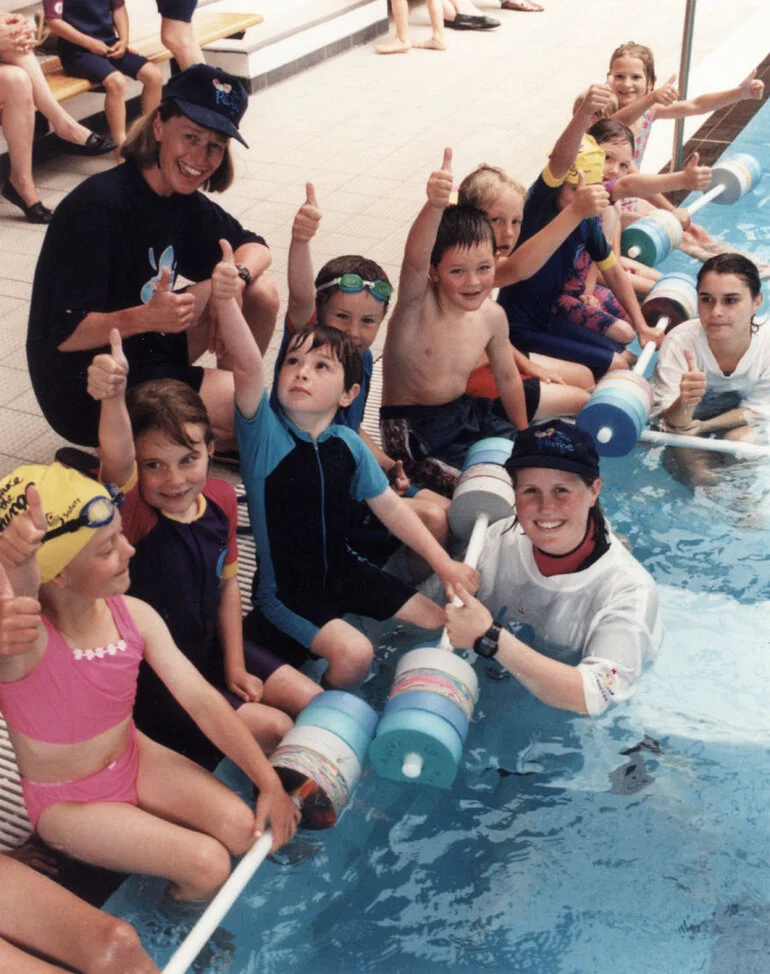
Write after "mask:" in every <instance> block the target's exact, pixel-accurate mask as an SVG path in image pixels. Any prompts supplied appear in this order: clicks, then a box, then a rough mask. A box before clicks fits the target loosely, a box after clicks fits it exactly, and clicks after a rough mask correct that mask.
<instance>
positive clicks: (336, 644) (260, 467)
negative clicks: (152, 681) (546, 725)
mask: <svg viewBox="0 0 770 974" xmlns="http://www.w3.org/2000/svg"><path fill="white" fill-rule="evenodd" d="M222 255H223V259H222V261H221V262H220V263H219V264H218V265H217V267H216V269H215V274H214V278H213V282H214V285H215V291H214V294H215V296H216V300H217V304H218V307H217V311H218V315H219V321H220V325H221V333H220V334H221V337H222V341H223V343H224V345H225V348H226V349H227V352H228V353H229V354H230V355H231V356H232V360H233V362H234V363H235V370H234V379H235V404H236V429H237V434H238V445H239V448H240V451H241V473H242V475H243V481H244V484H245V486H246V493H247V496H248V502H249V515H250V518H251V526H252V530H253V532H254V536H255V540H256V543H257V551H258V552H259V557H260V571H259V575H258V577H257V579H256V584H255V589H254V597H255V602H256V604H257V608H258V613H257V612H255V613H253V614H252V616H251V617H250V621H248V620H247V626H246V631H251V632H253V629H250V626H251V627H256V629H257V630H258V631H259V638H260V639H265V638H266V639H267V640H269V641H270V642H271V643H272V641H273V639H272V638H271V637H275V635H277V634H280V641H281V642H282V643H283V644H284V646H285V642H286V636H288V637H290V639H291V640H293V647H294V648H295V649H296V652H295V653H294V654H293V658H292V659H289V658H288V656H287V655H285V652H286V651H284V650H283V647H282V648H281V649H279V650H278V651H279V652H281V654H282V655H284V656H285V658H286V659H287V661H288V662H293V663H294V664H295V665H301V664H302V663H303V662H304V661H305V659H306V658H307V657H308V655H316V656H321V657H324V658H325V659H327V660H328V662H329V669H328V671H327V672H326V674H325V681H326V685H327V686H333V687H348V686H353V685H355V684H356V683H358V682H360V681H361V680H362V679H363V678H364V676H365V675H366V673H367V672H368V670H369V665H370V663H371V661H372V657H373V652H374V651H373V647H372V644H371V642H370V641H369V640H368V639H367V638H366V636H364V635H363V633H361V632H360V631H359V630H358V629H355V628H354V627H353V626H351V625H350V624H349V623H348V622H345V620H344V619H343V618H342V616H343V615H344V614H345V613H346V612H354V613H359V614H360V615H365V616H369V617H370V618H374V619H378V620H384V619H389V618H391V617H392V616H395V617H396V618H398V619H401V620H404V621H405V622H411V623H413V624H415V625H418V626H423V627H425V628H430V629H432V628H437V627H439V626H441V625H442V624H443V621H444V611H443V609H441V608H440V607H439V606H437V605H436V604H435V603H434V602H431V601H430V600H429V599H427V598H426V597H425V596H423V595H420V594H419V593H417V592H416V591H415V590H414V588H412V587H411V586H409V585H405V584H404V583H403V582H401V581H400V580H398V579H396V578H395V577H394V576H392V575H387V574H385V573H384V572H382V571H381V570H380V569H378V568H376V567H375V566H374V565H372V564H370V563H369V562H366V561H365V560H364V559H362V558H360V557H359V556H357V555H356V554H355V553H354V552H353V551H351V550H350V548H349V546H348V545H347V542H346V538H345V509H346V506H347V504H348V500H349V498H350V497H353V498H354V499H355V500H357V501H365V502H366V503H367V504H368V505H369V507H370V508H371V509H372V511H373V512H374V514H375V515H376V516H377V517H378V518H379V519H380V520H381V521H382V523H383V524H384V525H385V526H386V527H387V528H388V530H390V531H392V532H393V533H394V534H395V535H396V536H397V537H398V538H400V539H401V541H403V542H404V544H406V545H408V546H409V547H410V548H412V549H413V550H415V551H416V552H417V553H418V554H420V555H422V557H423V558H425V560H426V561H427V562H428V563H429V564H430V566H431V567H432V568H433V570H434V571H435V572H436V573H437V574H438V575H439V577H440V578H441V579H442V581H443V582H444V585H445V586H446V589H447V595H449V597H450V598H451V597H453V595H454V587H455V584H456V583H457V582H461V581H463V579H465V578H467V579H468V580H469V582H470V584H471V585H472V586H474V587H477V585H478V574H477V573H476V572H475V571H474V570H472V569H471V568H469V566H467V565H462V564H459V563H457V562H453V561H452V560H451V558H450V557H449V555H448V554H447V553H446V551H444V549H443V548H442V547H441V546H440V545H439V544H438V542H437V541H436V540H435V539H434V538H433V537H432V535H431V534H430V533H429V532H428V531H427V529H426V528H425V527H424V525H423V524H422V523H421V521H420V519H419V518H418V517H417V515H416V514H415V513H414V511H412V510H410V509H409V507H407V505H406V504H405V503H404V501H403V500H402V499H401V498H400V497H399V496H398V495H397V494H396V493H395V492H394V491H393V490H391V489H390V487H389V486H388V481H387V478H386V477H385V474H384V473H383V472H382V471H381V470H380V468H379V467H378V466H377V463H376V462H375V460H374V457H373V456H372V454H371V453H370V451H369V450H367V449H366V447H365V446H364V444H363V443H362V442H361V439H360V437H359V436H358V435H357V434H356V433H354V432H353V431H352V430H350V429H349V428H347V427H344V426H338V425H336V424H335V423H334V417H335V415H336V413H337V410H338V409H339V408H340V407H341V406H347V405H349V404H350V402H351V401H352V400H353V399H354V398H355V397H356V395H357V394H358V391H359V381H358V380H359V379H360V373H361V359H360V354H359V352H358V351H357V350H356V348H355V346H354V345H353V343H352V342H351V341H350V339H349V338H348V337H347V336H346V335H344V334H343V332H341V331H340V330H339V329H336V328H327V327H325V326H323V325H319V326H317V327H315V328H312V329H308V330H304V331H300V332H298V333H297V334H296V335H295V336H294V337H293V338H292V339H291V341H290V342H289V343H288V345H287V347H286V351H285V354H284V356H283V358H282V359H281V362H280V365H279V371H278V377H277V382H276V385H277V397H278V403H279V408H278V409H277V410H274V409H273V408H271V405H270V403H269V402H268V399H267V393H266V389H265V378H264V363H263V360H262V355H261V353H260V351H259V347H258V346H257V344H256V342H255V341H254V338H253V336H252V334H251V332H250V331H249V328H248V325H247V324H246V321H245V320H244V317H243V315H242V314H241V311H240V309H239V307H238V304H237V302H236V300H235V295H236V292H237V282H238V271H237V268H236V267H235V263H234V261H233V256H232V248H231V247H230V245H229V244H228V243H227V241H222ZM289 652H292V651H289Z"/></svg>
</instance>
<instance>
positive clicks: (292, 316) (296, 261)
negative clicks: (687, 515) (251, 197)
mask: <svg viewBox="0 0 770 974" xmlns="http://www.w3.org/2000/svg"><path fill="white" fill-rule="evenodd" d="M320 222H321V211H320V210H319V209H318V200H317V198H316V194H315V189H314V187H313V184H312V183H307V184H306V185H305V202H304V203H303V204H302V206H300V208H299V210H297V215H296V216H295V217H294V223H293V224H292V227H291V243H290V244H289V274H288V276H289V306H288V308H287V311H286V316H287V318H288V319H289V321H290V323H291V324H292V325H293V326H294V327H295V328H304V327H305V325H306V324H307V323H308V322H309V321H310V320H311V319H312V317H313V311H314V310H315V284H314V277H313V259H312V257H311V255H310V241H311V240H312V239H313V237H314V236H315V235H316V233H317V232H318V224H319V223H320Z"/></svg>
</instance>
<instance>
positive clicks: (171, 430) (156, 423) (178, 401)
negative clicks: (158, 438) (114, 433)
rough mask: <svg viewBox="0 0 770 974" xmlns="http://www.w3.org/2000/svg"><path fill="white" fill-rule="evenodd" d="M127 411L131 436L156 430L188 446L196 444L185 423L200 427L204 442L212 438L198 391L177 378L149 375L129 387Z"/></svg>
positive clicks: (207, 443) (181, 444)
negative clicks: (152, 376)
mask: <svg viewBox="0 0 770 974" xmlns="http://www.w3.org/2000/svg"><path fill="white" fill-rule="evenodd" d="M126 402H127V406H128V415H129V417H130V419H131V429H132V431H133V434H134V439H135V440H137V439H139V437H140V436H142V434H144V433H148V432H151V431H154V430H155V431H157V432H159V433H165V435H166V436H168V437H169V439H171V440H173V441H174V443H178V444H179V445H180V446H184V447H187V449H188V450H192V449H194V448H195V446H196V444H195V443H194V442H193V441H192V440H191V439H190V437H189V436H188V435H187V430H186V429H185V427H186V426H187V424H188V423H189V424H191V425H193V426H201V427H202V428H203V442H204V444H205V445H206V446H208V445H209V443H213V442H214V431H213V429H212V428H211V422H210V420H209V414H208V412H207V411H206V406H205V404H204V402H203V400H202V399H201V397H200V396H199V395H198V393H197V392H196V391H195V390H194V389H193V388H192V386H188V385H187V383H186V382H180V381H179V380H178V379H151V380H150V381H149V382H143V383H142V384H141V385H138V386H134V387H133V388H131V389H129V390H128V395H127V397H126Z"/></svg>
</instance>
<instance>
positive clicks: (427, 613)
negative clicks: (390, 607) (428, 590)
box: [396, 592, 446, 629]
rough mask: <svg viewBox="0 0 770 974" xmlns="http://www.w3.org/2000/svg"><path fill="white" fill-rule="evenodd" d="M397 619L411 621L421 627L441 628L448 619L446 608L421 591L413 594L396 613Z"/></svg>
mask: <svg viewBox="0 0 770 974" xmlns="http://www.w3.org/2000/svg"><path fill="white" fill-rule="evenodd" d="M396 619H401V620H402V621H403V622H411V623H412V625H414V626H419V627H420V628H421V629H440V628H441V627H442V626H443V625H444V622H445V621H446V618H445V615H444V610H443V609H442V608H441V606H440V605H436V603H435V602H431V600H430V599H429V598H427V597H426V596H425V595H422V594H421V593H419V592H418V593H417V594H416V595H413V596H412V597H411V599H409V601H408V602H406V603H405V604H404V605H402V606H401V608H400V609H399V610H398V612H397V613H396Z"/></svg>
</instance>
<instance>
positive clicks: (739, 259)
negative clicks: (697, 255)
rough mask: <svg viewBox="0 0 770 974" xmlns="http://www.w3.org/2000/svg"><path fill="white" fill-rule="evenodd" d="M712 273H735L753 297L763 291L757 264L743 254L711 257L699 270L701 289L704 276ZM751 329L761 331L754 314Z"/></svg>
mask: <svg viewBox="0 0 770 974" xmlns="http://www.w3.org/2000/svg"><path fill="white" fill-rule="evenodd" d="M710 273H713V274H735V276H736V277H739V278H740V279H741V280H742V281H743V283H744V284H745V285H746V287H747V288H748V289H749V292H750V293H751V296H752V298H757V297H759V295H760V294H761V293H762V282H761V280H760V277H759V270H758V268H757V265H756V264H755V263H754V261H753V260H749V258H748V257H744V256H743V254H716V255H715V256H714V257H709V259H708V260H707V261H706V262H705V263H704V264H703V265H702V266H701V269H700V270H699V271H698V280H697V286H698V290H699V291H700V286H701V284H702V282H703V278H704V277H705V276H706V274H710ZM751 331H752V333H754V334H756V332H757V331H759V325H758V324H757V323H756V322H755V321H754V316H753V315H752V316H751Z"/></svg>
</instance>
